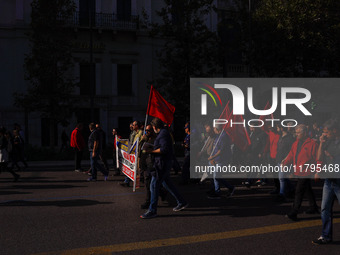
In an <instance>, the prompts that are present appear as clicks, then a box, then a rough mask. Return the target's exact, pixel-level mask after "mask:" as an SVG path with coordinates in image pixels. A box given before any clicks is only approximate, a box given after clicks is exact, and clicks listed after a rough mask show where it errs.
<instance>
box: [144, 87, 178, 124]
mask: <svg viewBox="0 0 340 255" xmlns="http://www.w3.org/2000/svg"><path fill="white" fill-rule="evenodd" d="M174 113H175V106H173V105H172V104H170V103H168V102H167V101H166V100H165V99H164V98H163V97H162V96H161V94H159V93H158V91H156V90H155V89H154V88H153V86H152V85H151V90H150V96H149V103H148V109H147V111H146V114H147V115H150V116H153V117H156V118H159V119H161V120H162V121H163V122H165V123H166V124H168V125H171V123H172V121H173V119H174Z"/></svg>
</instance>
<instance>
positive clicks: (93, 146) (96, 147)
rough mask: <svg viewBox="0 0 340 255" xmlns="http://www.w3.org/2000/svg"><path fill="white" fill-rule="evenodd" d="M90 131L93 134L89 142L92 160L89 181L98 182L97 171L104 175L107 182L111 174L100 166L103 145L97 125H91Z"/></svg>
mask: <svg viewBox="0 0 340 255" xmlns="http://www.w3.org/2000/svg"><path fill="white" fill-rule="evenodd" d="M89 129H90V131H91V134H90V136H89V140H88V146H89V152H90V160H91V174H92V175H91V177H90V178H89V179H88V181H96V180H97V170H99V171H100V172H102V173H103V175H104V181H107V178H108V174H109V172H108V171H106V170H105V169H104V167H103V166H102V165H101V164H99V162H98V160H99V158H100V154H101V153H102V151H101V148H102V146H101V144H100V142H101V141H100V135H99V133H98V131H97V129H96V125H95V124H94V123H91V124H90V125H89Z"/></svg>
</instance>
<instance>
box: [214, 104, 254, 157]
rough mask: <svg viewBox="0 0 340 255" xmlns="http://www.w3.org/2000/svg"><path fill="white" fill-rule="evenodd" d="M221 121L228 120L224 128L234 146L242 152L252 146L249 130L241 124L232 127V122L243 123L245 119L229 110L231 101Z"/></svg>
mask: <svg viewBox="0 0 340 255" xmlns="http://www.w3.org/2000/svg"><path fill="white" fill-rule="evenodd" d="M220 119H226V120H228V123H227V124H226V125H225V126H224V127H223V129H224V131H225V132H226V133H227V134H228V135H229V137H230V139H231V141H232V143H233V144H235V145H236V146H237V147H238V148H240V149H241V150H242V151H245V150H246V149H247V148H248V146H249V145H250V138H249V135H248V132H247V129H245V127H243V125H241V124H236V125H234V124H233V126H232V127H231V121H232V122H233V123H234V122H237V123H239V122H243V121H244V120H243V117H242V116H241V115H233V113H232V112H231V111H230V109H229V101H228V103H227V105H226V107H225V108H224V110H223V112H222V113H221V115H220Z"/></svg>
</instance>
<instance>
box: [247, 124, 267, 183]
mask: <svg viewBox="0 0 340 255" xmlns="http://www.w3.org/2000/svg"><path fill="white" fill-rule="evenodd" d="M249 129H250V132H251V133H250V142H251V143H250V146H249V148H248V151H247V165H252V166H259V165H260V164H261V163H263V160H264V150H265V147H266V143H267V138H268V135H267V134H266V133H265V132H264V131H263V130H262V129H261V128H259V127H250V128H249ZM255 177H256V176H254V174H250V176H249V178H248V180H247V181H246V182H244V185H245V186H246V187H248V188H250V186H251V185H252V182H253V178H255Z"/></svg>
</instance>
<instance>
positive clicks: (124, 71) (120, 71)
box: [117, 65, 132, 96]
mask: <svg viewBox="0 0 340 255" xmlns="http://www.w3.org/2000/svg"><path fill="white" fill-rule="evenodd" d="M117 87H118V95H119V96H132V65H117Z"/></svg>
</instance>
